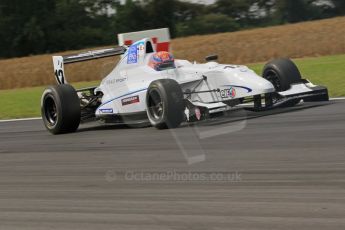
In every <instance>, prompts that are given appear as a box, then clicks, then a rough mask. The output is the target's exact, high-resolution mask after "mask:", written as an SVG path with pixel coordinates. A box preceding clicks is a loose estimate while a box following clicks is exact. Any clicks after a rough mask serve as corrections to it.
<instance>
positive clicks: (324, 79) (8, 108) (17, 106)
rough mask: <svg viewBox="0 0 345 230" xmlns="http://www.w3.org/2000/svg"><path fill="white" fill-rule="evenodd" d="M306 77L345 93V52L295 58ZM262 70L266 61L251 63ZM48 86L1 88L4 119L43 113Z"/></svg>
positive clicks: (336, 94) (337, 93)
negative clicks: (43, 96)
mask: <svg viewBox="0 0 345 230" xmlns="http://www.w3.org/2000/svg"><path fill="white" fill-rule="evenodd" d="M294 61H295V62H296V64H297V65H298V67H299V68H300V70H301V73H302V75H303V77H304V78H307V79H309V80H310V81H312V82H313V83H314V84H318V85H324V86H327V87H328V89H329V92H330V96H331V97H339V96H345V55H337V56H325V57H319V58H304V59H295V60H294ZM248 66H249V67H250V68H252V69H253V70H255V71H256V72H257V73H258V74H260V73H261V72H262V68H263V66H264V64H263V63H258V64H249V65H248ZM97 84H98V82H81V83H76V84H73V85H74V86H75V87H76V88H82V87H87V86H93V85H97ZM44 88H45V87H34V88H24V89H13V90H0V119H12V118H27V117H37V116H40V100H41V94H42V92H43V90H44Z"/></svg>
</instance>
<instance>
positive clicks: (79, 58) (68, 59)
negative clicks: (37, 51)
mask: <svg viewBox="0 0 345 230" xmlns="http://www.w3.org/2000/svg"><path fill="white" fill-rule="evenodd" d="M126 51H127V48H126V47H125V46H120V47H116V48H109V49H102V50H93V51H87V52H84V53H80V54H72V55H66V56H53V65H54V74H55V78H56V81H57V82H58V84H60V85H62V84H67V81H66V76H65V69H64V65H65V64H72V63H77V62H84V61H90V60H94V59H99V58H106V57H112V56H119V55H123V54H125V53H126Z"/></svg>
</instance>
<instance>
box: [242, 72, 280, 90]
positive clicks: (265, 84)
mask: <svg viewBox="0 0 345 230" xmlns="http://www.w3.org/2000/svg"><path fill="white" fill-rule="evenodd" d="M241 79H242V80H243V84H246V85H247V86H248V87H249V88H251V89H252V90H253V95H256V94H264V93H272V92H274V91H275V88H274V86H273V85H272V83H271V82H269V81H267V80H266V79H264V78H263V77H260V76H259V75H257V74H256V73H255V72H247V73H245V74H242V76H241Z"/></svg>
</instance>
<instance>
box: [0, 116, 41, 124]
mask: <svg viewBox="0 0 345 230" xmlns="http://www.w3.org/2000/svg"><path fill="white" fill-rule="evenodd" d="M40 119H42V118H41V117H32V118H22V119H10V120H0V123H3V122H15V121H35V120H40Z"/></svg>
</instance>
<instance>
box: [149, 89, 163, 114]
mask: <svg viewBox="0 0 345 230" xmlns="http://www.w3.org/2000/svg"><path fill="white" fill-rule="evenodd" d="M148 109H149V113H150V115H151V117H153V118H154V119H155V120H159V119H161V118H162V116H163V113H164V103H163V100H162V97H161V95H160V94H159V92H158V91H156V90H152V91H151V92H150V94H149V100H148Z"/></svg>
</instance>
